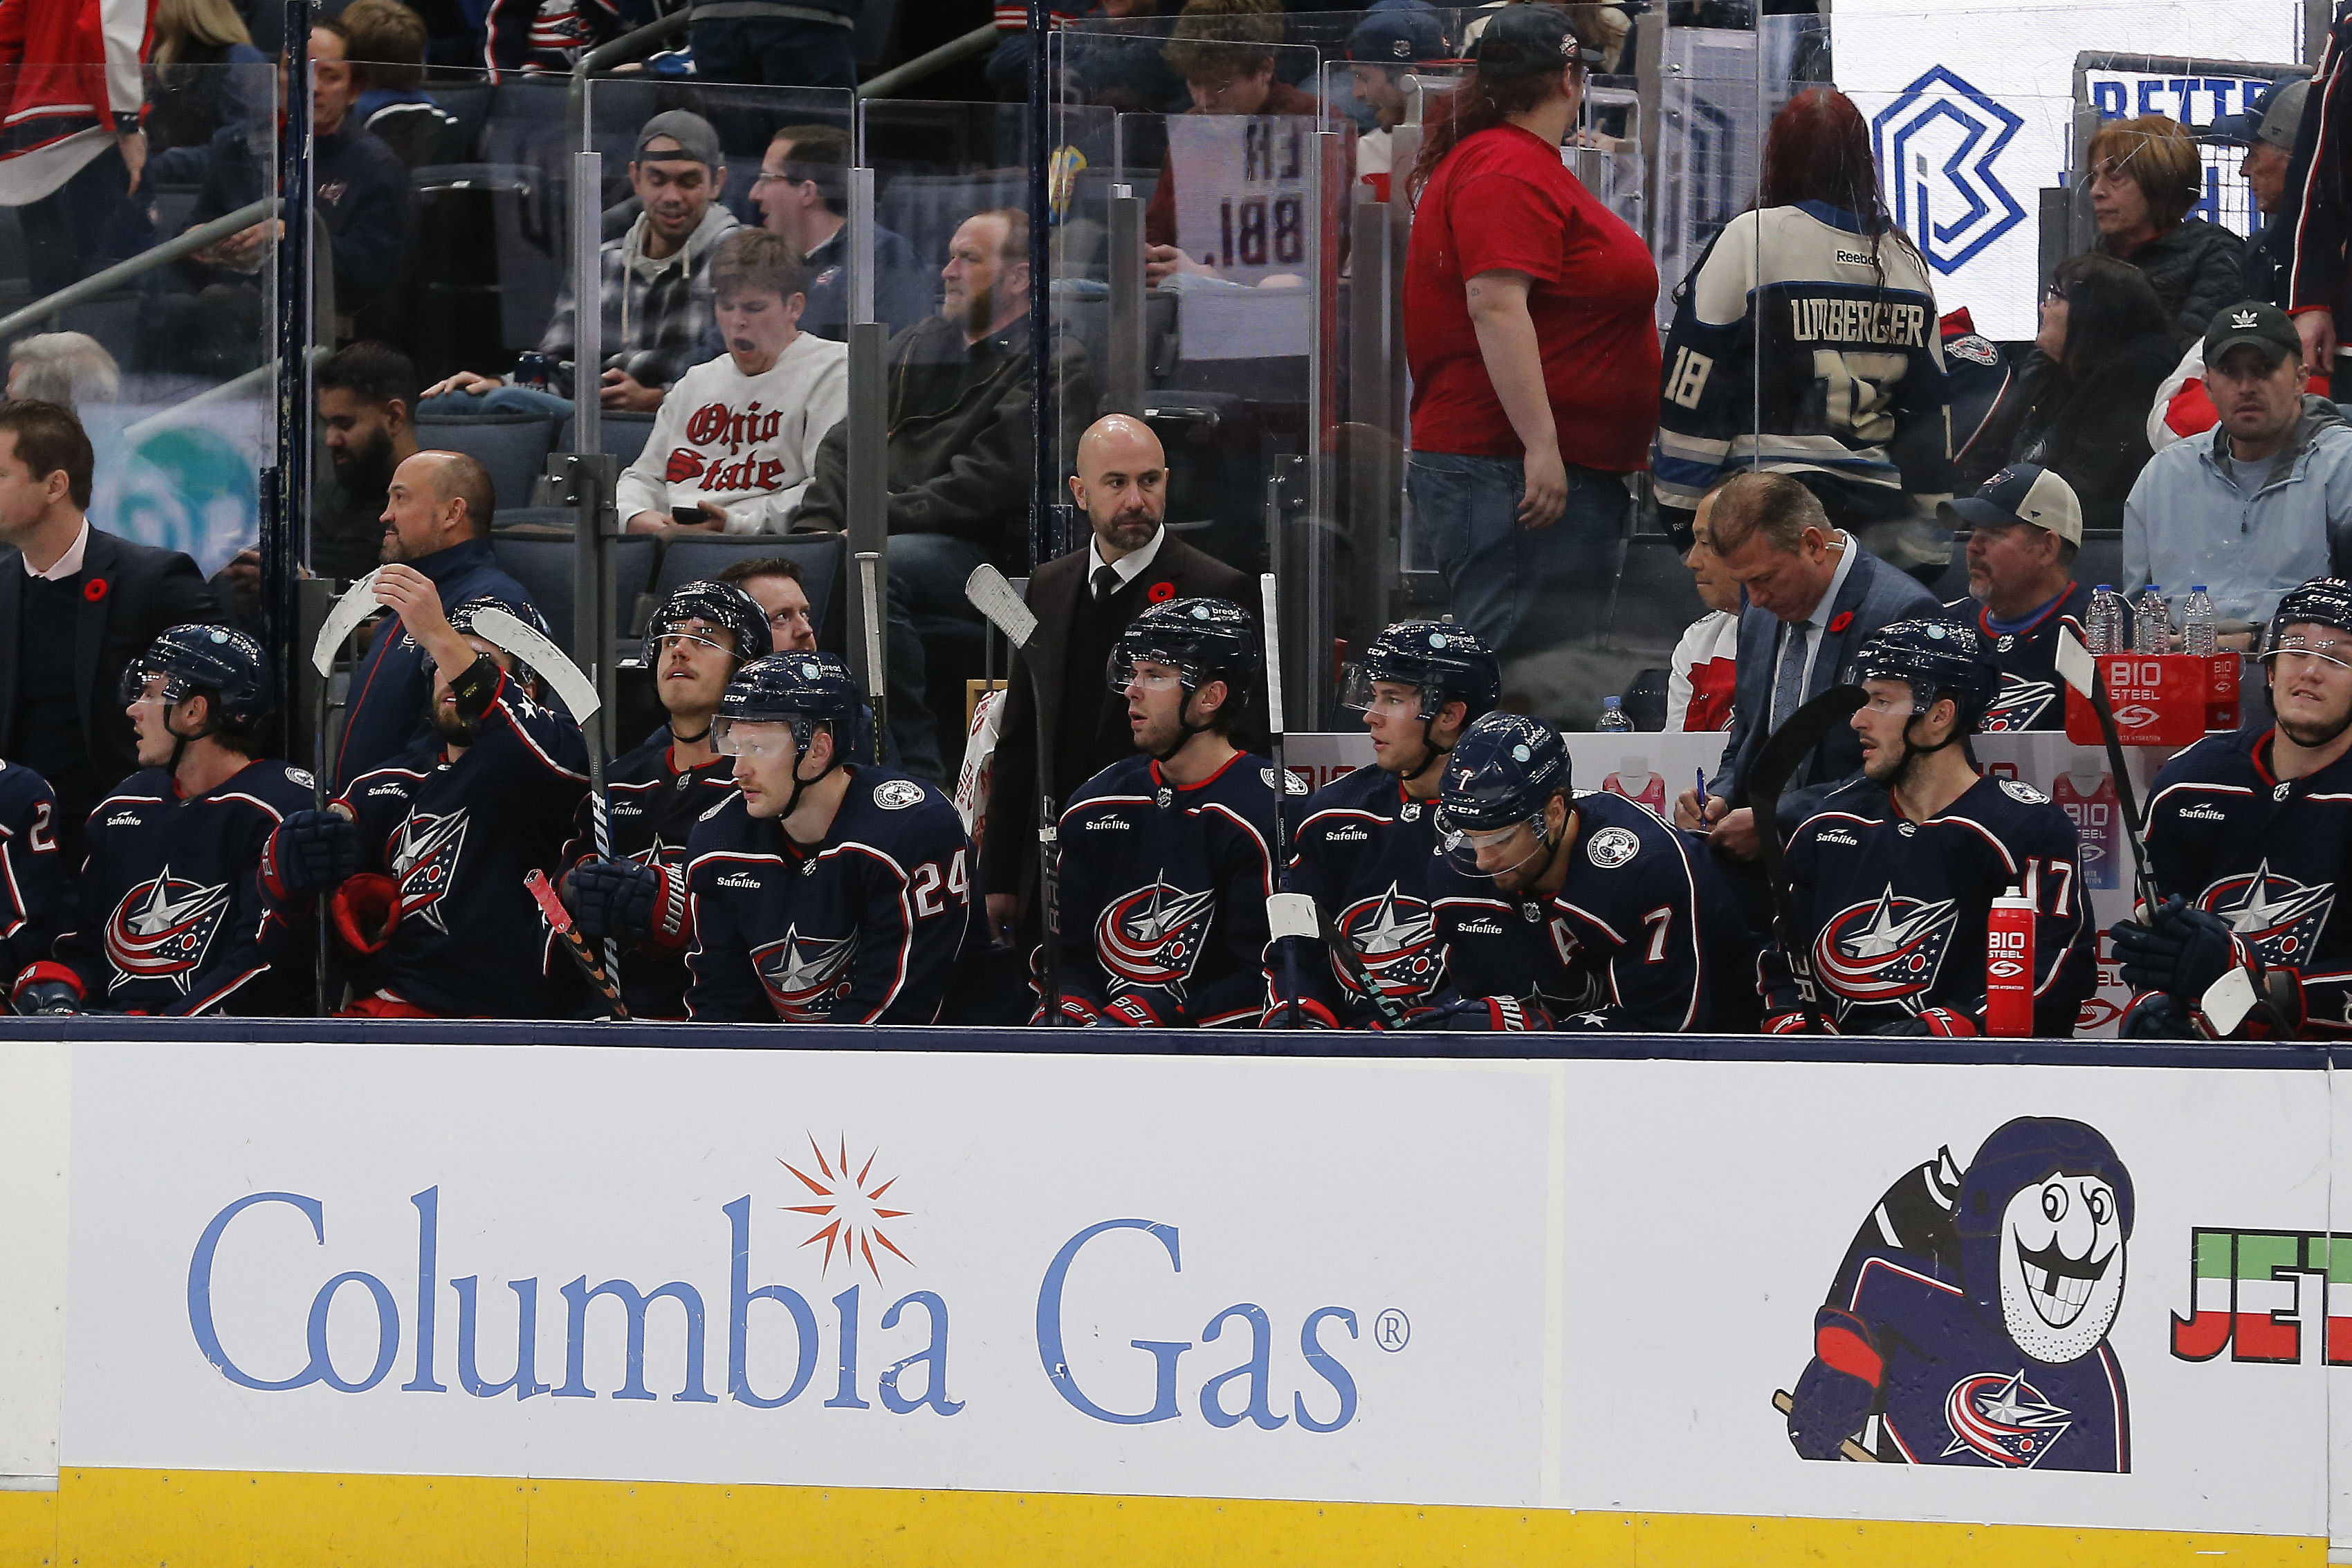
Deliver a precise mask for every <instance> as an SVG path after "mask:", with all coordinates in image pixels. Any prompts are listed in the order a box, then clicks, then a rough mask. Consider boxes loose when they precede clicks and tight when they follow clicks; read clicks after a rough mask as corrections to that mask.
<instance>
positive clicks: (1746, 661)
mask: <svg viewBox="0 0 2352 1568" xmlns="http://www.w3.org/2000/svg"><path fill="white" fill-rule="evenodd" d="M1706 530H1707V536H1708V539H1709V542H1710V543H1711V544H1712V545H1713V547H1714V549H1715V552H1716V554H1717V556H1718V557H1720V558H1721V559H1722V561H1723V564H1724V567H1725V568H1726V570H1728V571H1729V572H1730V573H1731V575H1732V577H1733V578H1734V579H1736V580H1738V583H1739V586H1740V588H1741V589H1742V590H1743V591H1745V592H1746V595H1747V600H1748V603H1747V607H1746V608H1745V609H1743V610H1742V611H1740V612H1739V654H1738V681H1737V684H1736V685H1735V686H1734V687H1733V695H1732V716H1731V735H1730V737H1729V738H1728V739H1727V741H1726V742H1725V743H1724V747H1723V766H1722V767H1721V768H1720V769H1718V770H1717V774H1716V776H1715V778H1714V779H1711V780H1709V781H1708V784H1707V795H1708V800H1707V802H1706V826H1707V838H1708V841H1709V842H1710V843H1712V844H1714V845H1715V847H1716V848H1717V849H1718V850H1721V851H1723V852H1725V853H1727V854H1729V855H1732V856H1734V857H1735V858H1737V859H1739V860H1753V859H1755V858H1756V852H1757V849H1756V821H1755V814H1754V813H1753V812H1752V811H1750V810H1748V770H1749V769H1750V768H1753V767H1754V766H1755V762H1756V754H1757V752H1758V751H1759V750H1761V749H1762V748H1763V745H1764V740H1765V737H1767V736H1769V735H1770V734H1771V733H1772V731H1773V730H1775V729H1776V728H1778V727H1780V724H1781V723H1782V722H1783V721H1785V720H1786V719H1787V718H1788V716H1790V714H1792V713H1794V712H1796V710H1797V709H1798V708H1800V707H1801V706H1804V705H1805V703H1806V702H1808V701H1809V700H1811V698H1813V697H1816V696H1819V695H1821V694H1822V693H1823V692H1825V691H1827V690H1829V689H1830V687H1832V686H1833V685H1837V684H1838V681H1839V678H1840V677H1841V676H1842V675H1843V673H1844V671H1845V667H1846V665H1847V664H1849V663H1850V662H1852V660H1853V655H1854V653H1856V652H1857V651H1858V650H1859V649H1860V648H1861V647H1862V644H1863V643H1864V641H1865V640H1866V639H1867V638H1868V637H1869V636H1870V635H1871V633H1872V632H1876V631H1877V630H1878V629H1879V628H1880V627H1882V626H1884V625H1885V624H1886V623H1887V622H1890V621H1900V620H1902V619H1903V618H1904V617H1906V616H1908V615H1935V614H1937V613H1939V607H1938V606H1937V602H1936V598H1935V596H1934V595H1933V594H1931V593H1929V592H1928V591H1927V590H1926V589H1924V588H1922V587H1920V586H1919V584H1918V583H1916V582H1915V581H1913V580H1911V579H1910V578H1908V577H1906V576H1905V575H1904V574H1903V573H1901V572H1899V571H1897V570H1895V569H1894V568H1893V567H1891V566H1888V565H1886V564H1885V562H1883V561H1881V560H1879V559H1876V558H1875V557H1874V556H1872V555H1871V554H1870V552H1869V551H1867V550H1865V549H1863V548H1862V545H1861V543H1860V542H1859V541H1858V540H1856V539H1855V538H1853V536H1852V535H1850V534H1845V533H1842V532H1840V531H1839V530H1838V529H1836V528H1832V527H1831V526H1830V519H1829V516H1828V514H1827V513H1825V512H1823V511H1822V504H1821V502H1820V501H1819V500H1817V499H1815V498H1814V497H1813V493H1812V492H1811V491H1810V490H1808V489H1806V488H1805V486H1802V485H1801V484H1799V483H1798V482H1797V481H1796V480H1794V479H1792V478H1790V476H1787V475H1785V474H1760V473H1759V474H1743V475H1741V476H1739V477H1738V478H1737V479H1734V480H1732V481H1731V482H1730V483H1729V484H1727V485H1725V486H1723V487H1722V488H1721V489H1720V490H1718V491H1717V492H1716V495H1715V506H1714V508H1713V511H1712V513H1711V515H1710V516H1708V517H1707V518H1706ZM1861 771H1862V743H1861V742H1860V740H1858V739H1857V738H1856V737H1855V736H1854V733H1853V730H1852V729H1851V728H1849V727H1846V726H1845V725H1843V724H1841V725H1839V726H1837V727H1834V728H1832V730H1831V731H1830V732H1829V734H1828V735H1826V736H1824V737H1822V742H1821V744H1820V745H1818V746H1816V747H1814V748H1813V751H1812V755H1811V756H1810V757H1808V758H1805V760H1804V761H1803V762H1801V763H1800V764H1799V765H1798V768H1797V771H1796V772H1795V773H1794V774H1793V775H1791V776H1790V779H1789V784H1788V787H1787V788H1786V789H1784V790H1783V791H1782V792H1781V795H1780V821H1781V825H1782V831H1783V833H1784V835H1785V833H1786V831H1788V830H1789V829H1791V828H1793V827H1795V826H1796V824H1797V823H1799V822H1801V821H1804V820H1805V818H1806V817H1808V816H1810V815H1811V814H1812V811H1813V809H1814V807H1815V805H1816V804H1817V803H1818V802H1819V801H1820V800H1821V798H1822V796H1823V795H1825V794H1827V793H1828V792H1829V791H1830V790H1831V789H1834V788H1835V787H1836V786H1837V785H1839V784H1841V783H1843V782H1844V781H1845V780H1846V779H1851V778H1852V777H1853V776H1854V775H1855V774H1857V773H1859V772H1861ZM1675 821H1676V822H1678V823H1679V824H1680V825H1682V826H1684V827H1685V828H1696V827H1698V826H1699V825H1700V821H1699V804H1698V792H1697V791H1696V790H1695V789H1686V790H1685V791H1684V792H1683V796H1682V799H1681V800H1679V801H1677V802H1676V803H1675Z"/></svg>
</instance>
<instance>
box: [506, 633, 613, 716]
mask: <svg viewBox="0 0 2352 1568" xmlns="http://www.w3.org/2000/svg"><path fill="white" fill-rule="evenodd" d="M474 634H475V635H476V636H478V637H480V638H482V639H483V640H484V641H485V642H488V643H495V644H496V645H497V646H499V647H501V648H504V649H505V650H506V651H507V652H508V653H512V654H513V655H514V656H515V657H516V658H518V659H520V660H521V661H522V662H523V663H524V664H529V665H530V667H531V668H532V669H534V670H536V671H538V672H539V678H540V679H541V680H542V681H545V682H546V683H547V684H548V685H551V686H552V687H554V688H555V695H557V696H559V697H561V698H562V699H563V706H564V707H565V709H566V710H568V711H569V712H570V713H571V715H572V722H573V723H575V724H583V725H584V724H586V723H587V722H588V721H589V719H591V718H592V717H593V716H595V713H596V710H597V709H598V708H599V707H601V706H604V705H603V704H602V703H601V702H600V701H599V700H598V698H597V696H596V683H595V682H593V681H592V680H590V679H589V678H588V677H587V676H586V675H584V674H581V672H580V666H579V665H577V664H573V663H572V659H571V656H570V655H569V654H567V653H564V651H563V650H562V649H561V648H559V647H557V646H556V645H555V644H554V643H551V642H550V641H549V640H548V638H547V637H546V635H545V634H544V633H542V632H540V631H539V630H538V629H537V628H536V627H533V626H529V625H526V624H525V623H524V622H520V621H519V620H517V619H515V617H513V616H512V615H509V614H508V613H507V612H505V611H503V610H499V609H496V608H492V609H487V610H477V611H475V612H474Z"/></svg>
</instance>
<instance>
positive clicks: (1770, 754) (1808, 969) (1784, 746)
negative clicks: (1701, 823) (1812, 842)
mask: <svg viewBox="0 0 2352 1568" xmlns="http://www.w3.org/2000/svg"><path fill="white" fill-rule="evenodd" d="M1866 700H1868V699H1867V698H1865V697H1864V695H1863V690H1862V688H1861V687H1860V686H1832V687H1831V688H1830V689H1829V690H1827V691H1825V692H1823V693H1822V695H1819V696H1817V697H1815V698H1814V699H1813V700H1812V701H1811V702H1809V703H1807V704H1805V706H1802V707H1801V708H1799V709H1798V710H1797V711H1796V712H1794V713H1792V714H1790V716H1788V717H1787V718H1785V719H1783V720H1781V721H1780V728H1778V729H1776V730H1774V731H1773V732H1772V733H1771V734H1770V735H1768V736H1766V737H1764V744H1763V745H1762V746H1759V747H1757V748H1756V760H1755V761H1754V762H1752V763H1750V764H1749V765H1748V808H1749V810H1751V811H1752V812H1753V813H1754V815H1755V818H1756V848H1757V853H1758V856H1759V859H1761V860H1762V861H1763V862H1764V876H1765V880H1766V881H1767V882H1769V883H1770V884H1771V888H1772V925H1773V928H1774V931H1775V932H1776V934H1777V935H1778V936H1780V952H1781V955H1782V956H1784V957H1785V958H1786V959H1787V960H1788V963H1789V974H1790V978H1792V979H1794V980H1795V981H1796V983H1797V996H1798V998H1799V999H1800V1000H1801V1001H1802V1002H1803V1003H1804V1008H1805V1022H1806V1023H1807V1025H1808V1026H1810V1027H1811V1029H1812V1030H1813V1031H1814V1032H1815V1033H1817V1034H1818V1033H1820V1032H1821V1029H1822V1012H1821V998H1820V996H1819V994H1818V993H1817V992H1816V991H1815V990H1814V988H1813V963H1812V957H1811V955H1810V954H1809V953H1807V952H1806V951H1805V949H1804V947H1803V945H1802V944H1801V943H1799V942H1798V941H1797V940H1796V936H1797V912H1796V909H1795V907H1794V904H1795V900H1794V899H1793V898H1792V897H1791V896H1790V892H1789V879H1788V877H1787V875H1786V874H1785V873H1783V872H1782V871H1781V869H1780V854H1781V844H1780V791H1781V790H1782V789H1786V788H1787V787H1788V783H1789V780H1790V779H1791V778H1792V777H1794V776H1795V774H1796V771H1797V768H1799V766H1800V765H1801V764H1802V763H1803V762H1804V760H1805V758H1808V757H1811V755H1812V754H1813V747H1817V746H1819V745H1820V744H1821V743H1822V737H1825V736H1827V735H1828V734H1829V732H1830V731H1831V730H1832V729H1835V728H1836V727H1838V726H1839V725H1841V724H1843V723H1844V722H1845V721H1846V720H1847V719H1849V718H1852V717H1853V715H1854V711H1855V710H1856V709H1857V708H1859V707H1861V706H1862V705H1863V704H1864V702H1865V701H1866Z"/></svg>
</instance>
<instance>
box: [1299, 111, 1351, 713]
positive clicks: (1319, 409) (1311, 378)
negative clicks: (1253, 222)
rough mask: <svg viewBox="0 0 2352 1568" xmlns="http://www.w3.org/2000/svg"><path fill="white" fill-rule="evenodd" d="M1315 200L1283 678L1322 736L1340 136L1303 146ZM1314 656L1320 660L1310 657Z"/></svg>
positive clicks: (1341, 226)
mask: <svg viewBox="0 0 2352 1568" xmlns="http://www.w3.org/2000/svg"><path fill="white" fill-rule="evenodd" d="M1309 151H1310V152H1312V154H1313V157H1314V162H1313V163H1312V164H1311V165H1310V166H1309V167H1310V168H1311V170H1312V171H1313V173H1314V176H1315V187H1314V188H1315V193H1316V200H1315V202H1314V204H1313V205H1311V206H1310V207H1309V208H1308V209H1307V212H1308V226H1307V244H1308V246H1309V247H1310V248H1309V249H1308V251H1307V256H1309V257H1310V258H1311V259H1312V262H1313V265H1314V267H1315V335H1314V337H1313V339H1312V340H1310V341H1309V344H1308V361H1307V362H1308V381H1307V431H1308V436H1307V476H1306V478H1307V496H1306V507H1307V516H1308V517H1312V518H1314V519H1316V522H1317V524H1318V526H1317V527H1315V528H1311V529H1309V530H1307V533H1306V534H1305V535H1304V536H1303V538H1302V541H1301V542H1302V543H1303V544H1304V545H1305V547H1306V548H1305V551H1304V553H1305V555H1306V558H1307V559H1306V562H1305V564H1306V568H1307V572H1306V577H1307V580H1306V583H1305V584H1304V591H1303V593H1298V594H1295V595H1294V598H1293V601H1292V602H1294V603H1296V604H1297V605H1299V606H1300V608H1301V610H1302V611H1303V613H1301V614H1299V615H1297V617H1295V618H1286V620H1287V622H1288V624H1290V625H1292V626H1295V627H1297V632H1295V633H1293V635H1292V637H1291V648H1290V663H1289V664H1288V667H1287V669H1286V672H1285V673H1286V674H1287V675H1288V676H1289V682H1288V685H1289V688H1290V692H1291V694H1292V708H1293V711H1294V713H1295V714H1296V715H1297V717H1296V718H1295V720H1294V722H1296V723H1298V724H1303V725H1305V726H1307V727H1310V728H1316V729H1320V728H1321V727H1323V724H1324V720H1325V710H1326V709H1327V708H1328V707H1329V706H1330V703H1331V695H1332V693H1331V677H1330V660H1331V638H1332V635H1333V633H1334V632H1335V630H1336V622H1337V621H1338V614H1337V606H1338V597H1339V596H1338V585H1337V582H1336V576H1337V573H1336V571H1335V570H1334V569H1335V567H1336V565H1337V563H1336V561H1335V560H1334V559H1333V553H1334V547H1333V531H1332V529H1331V528H1328V526H1322V525H1324V524H1326V523H1328V519H1329V518H1330V517H1331V516H1332V507H1331V497H1332V495H1333V492H1334V491H1335V489H1336V488H1337V485H1336V480H1337V477H1338V476H1337V474H1336V473H1335V471H1334V470H1335V465H1337V463H1338V459H1339V428H1338V415H1339V356H1338V355H1337V354H1336V353H1334V352H1333V351H1332V350H1333V349H1334V347H1335V346H1336V345H1337V344H1338V342H1339V256H1340V246H1341V244H1342V242H1343V241H1344V240H1345V239H1346V238H1347V237H1348V226H1347V225H1348V220H1347V216H1346V214H1347V212H1348V197H1349V192H1348V188H1347V185H1346V183H1345V182H1346V178H1347V172H1348V166H1349V165H1348V149H1347V145H1346V143H1345V141H1343V140H1342V139H1341V136H1340V133H1339V132H1338V131H1318V132H1317V133H1316V134H1315V137H1314V139H1313V141H1312V142H1311V143H1310V145H1309ZM1317 649H1320V650H1321V652H1320V653H1314V652H1313V651H1314V650H1317Z"/></svg>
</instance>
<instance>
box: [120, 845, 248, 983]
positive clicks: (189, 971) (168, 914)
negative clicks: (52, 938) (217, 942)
mask: <svg viewBox="0 0 2352 1568" xmlns="http://www.w3.org/2000/svg"><path fill="white" fill-rule="evenodd" d="M227 915H228V884H227V883H219V884H217V885H215V886H212V887H206V886H205V885H204V884H203V883H194V882H187V881H184V880H182V879H180V878H177V877H174V876H173V874H172V868H171V867H170V866H168V865H167V866H165V867H164V868H163V870H162V871H159V872H157V873H155V874H154V876H153V877H152V878H151V879H149V880H148V881H146V882H142V883H140V884H139V885H138V886H136V887H134V888H132V889H131V891H130V892H129V893H126V894H123V895H122V902H121V903H120V904H116V905H115V906H114V913H113V915H110V916H109V917H108V919H107V922H106V958H107V962H108V963H110V964H112V965H113V966H114V982H113V983H114V985H116V986H121V985H127V984H129V983H130V982H131V981H132V980H170V981H171V982H172V983H173V985H174V986H176V987H178V988H179V989H180V991H181V992H182V994H183V995H184V994H185V993H186V991H187V989H188V981H189V979H190V978H191V977H193V976H194V974H195V972H196V971H197V970H198V969H200V968H202V967H204V961H205V954H206V953H207V952H209V951H210V950H211V948H212V945H213V936H214V934H215V933H216V932H218V931H219V930H220V927H221V922H222V921H223V920H224V919H226V917H227Z"/></svg>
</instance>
